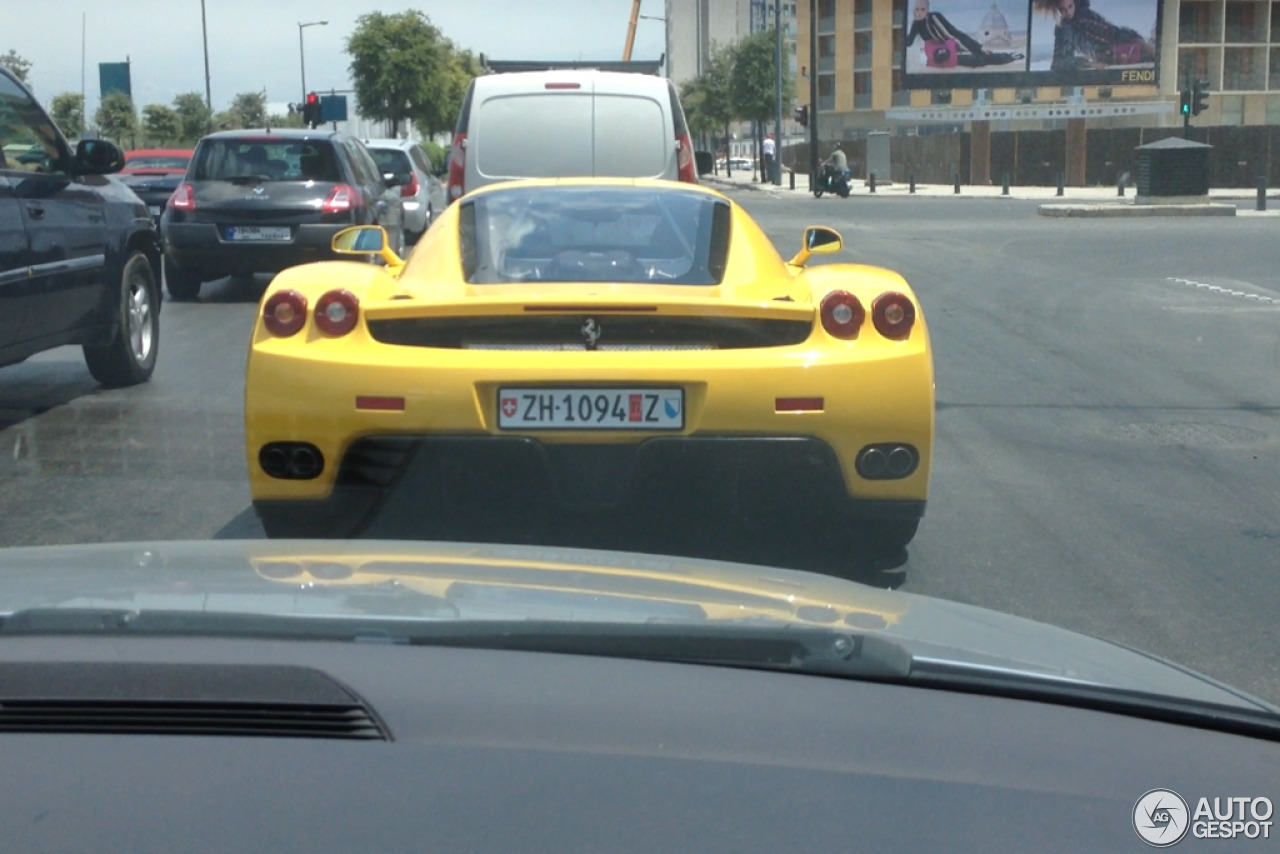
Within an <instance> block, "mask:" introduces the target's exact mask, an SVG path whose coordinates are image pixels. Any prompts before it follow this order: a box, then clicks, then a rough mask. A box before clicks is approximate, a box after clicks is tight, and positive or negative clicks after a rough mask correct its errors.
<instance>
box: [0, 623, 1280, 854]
mask: <svg viewBox="0 0 1280 854" xmlns="http://www.w3.org/2000/svg"><path fill="white" fill-rule="evenodd" d="M0 756H3V761H4V767H5V774H6V778H7V785H6V795H5V797H4V798H3V799H0V826H3V827H4V835H5V840H6V841H5V847H6V849H7V850H12V851H35V850H45V851H57V850H94V851H131V852H149V851H156V852H161V851H163V852H173V851H184V852H198V851H306V852H353V851H361V852H399V851H405V852H408V851H413V852H420V851H426V850H434V851H448V850H465V851H504V852H509V851H547V852H552V851H554V852H565V851H635V852H655V851H733V852H738V854H740V853H741V852H751V851H762V852H763V851H770V852H776V851H846V850H848V851H853V850H879V851H913V852H914V851H926V850H948V851H979V850H981V851H1004V850H1018V851H1036V850H1046V851H1049V850H1052V851H1061V850H1089V851H1115V850H1122V849H1123V850H1137V849H1138V847H1140V846H1139V840H1138V839H1137V837H1136V836H1135V835H1134V830H1133V827H1132V823H1131V822H1132V812H1133V810H1134V804H1135V801H1136V800H1137V799H1138V798H1139V797H1140V796H1142V795H1143V793H1144V792H1147V791H1148V790H1150V789H1152V788H1154V787H1157V786H1165V787H1170V788H1172V789H1174V790H1178V791H1183V794H1184V795H1190V794H1193V793H1195V792H1201V791H1203V792H1205V793H1208V794H1213V793H1217V794H1235V793H1237V792H1241V793H1244V792H1246V791H1247V792H1250V793H1252V792H1254V791H1256V792H1258V793H1265V791H1266V789H1265V787H1266V786H1267V785H1274V782H1275V780H1276V779H1277V777H1276V769H1277V768H1280V745H1277V744H1275V743H1270V742H1264V741H1258V740H1254V739H1249V738H1244V737H1240V736H1233V735H1227V734H1223V733H1216V732H1209V731H1204V730H1198V729H1191V728H1186V727H1180V726H1175V725H1171V724H1164V723H1153V722H1149V721H1144V720H1137V719H1132V718H1127V717H1123V716H1119V715H1113V714H1106V713H1101V712H1096V711H1088V710H1082V709H1073V708H1065V707H1058V706H1054V705H1049V704H1044V703H1036V702H1028V701H1022V700H1010V699H1001V698H998V697H991V696H981V695H976V694H961V693H951V692H946V691H939V690H933V689H926V688H916V687H905V686H898V685H887V684H880V683H875V682H861V681H853V680H847V679H839V678H830V677H819V676H809V675H798V674H794V673H783V672H769V671H759V670H749V669H734V668H727V667H715V666H706V665H690V664H679V663H667V662H655V661H636V660H624V659H616V658H606V657H598V656H574V655H562V654H550V653H538V652H513V651H500V650H477V649H466V648H439V647H422V646H410V645H404V644H396V643H390V642H387V641H386V639H384V638H378V637H370V638H368V642H367V643H336V642H328V641H292V640H290V641H284V640H266V641H259V640H239V639H200V638H172V639H170V638H155V637H149V638H124V639H119V638H105V639H104V638H101V637H90V636H81V637H76V636H58V637H49V636H44V637H39V636H37V637H13V638H7V639H5V640H4V641H3V645H2V646H0ZM1179 787H1182V788H1179ZM1184 790H1185V791H1184Z"/></svg>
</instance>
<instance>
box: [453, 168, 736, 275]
mask: <svg viewBox="0 0 1280 854" xmlns="http://www.w3.org/2000/svg"><path fill="white" fill-rule="evenodd" d="M459 215H460V223H459V239H460V241H461V244H460V248H461V254H462V259H463V272H464V274H465V276H466V280H467V281H468V282H470V283H472V284H506V283H510V282H531V281H550V282H635V283H643V282H648V283H652V284H666V285H715V284H719V283H720V281H721V279H722V278H723V277H724V270H725V262H726V259H727V258H728V254H729V230H730V229H729V223H730V212H729V205H728V203H726V202H724V201H723V200H721V199H717V198H715V197H713V196H709V195H707V194H705V193H700V192H691V191H687V190H677V189H665V188H651V187H563V186H559V187H512V188H509V189H503V190H498V191H495V192H490V193H485V194H483V195H481V196H478V197H477V198H475V199H472V200H470V201H467V202H465V203H464V204H463V207H462V209H461V210H460V211H459Z"/></svg>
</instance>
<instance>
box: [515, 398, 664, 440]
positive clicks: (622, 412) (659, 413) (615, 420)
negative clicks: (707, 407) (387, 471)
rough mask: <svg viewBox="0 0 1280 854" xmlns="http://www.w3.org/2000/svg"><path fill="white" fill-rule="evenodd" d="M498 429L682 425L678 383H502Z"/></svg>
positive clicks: (655, 428)
mask: <svg viewBox="0 0 1280 854" xmlns="http://www.w3.org/2000/svg"><path fill="white" fill-rule="evenodd" d="M498 429H500V430H682V429H684V390H683V389H679V388H502V389H498Z"/></svg>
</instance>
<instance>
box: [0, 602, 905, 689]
mask: <svg viewBox="0 0 1280 854" xmlns="http://www.w3.org/2000/svg"><path fill="white" fill-rule="evenodd" d="M441 610H442V617H445V618H443V619H397V618H391V619H386V618H381V617H365V616H350V617H346V616H343V617H331V616H318V617H317V616H294V615H274V614H254V613H243V614H242V613H229V612H213V611H179V610H173V611H164V610H131V609H128V608H31V609H27V610H23V611H16V612H14V613H12V614H9V615H7V616H5V617H3V618H0V635H84V634H91V635H103V634H105V635H126V636H138V635H164V636H186V637H191V636H202V635H203V636H217V637H237V638H258V639H264V638H269V639H296V640H332V641H363V642H368V641H380V642H384V643H393V644H409V645H417V646H448V647H462V648H467V649H493V650H509V651H520V652H551V653H560V654H565V655H594V656H604V657H609V658H634V659H643V660H647V661H670V662H679V663H687V664H713V665H721V666H730V667H749V668H759V669H767V670H787V671H796V672H801V673H813V674H830V675H840V676H853V677H865V678H882V679H895V680H900V679H904V678H906V676H907V675H908V673H909V671H910V665H911V657H910V655H909V654H908V653H907V652H906V650H904V649H903V648H902V647H901V646H900V645H898V644H897V643H895V642H894V641H891V640H888V639H886V638H883V637H880V636H877V635H862V634H857V633H850V632H835V631H831V630H829V629H820V628H797V627H793V626H787V625H783V624H777V625H758V624H755V625H743V624H732V623H730V624H723V623H722V624H710V625H700V624H690V623H680V622H645V623H578V622H556V621H542V620H461V621H459V620H457V619H456V615H457V612H456V609H452V606H449V607H448V608H444V607H442V609H441ZM445 611H447V612H448V613H447V616H446V615H445V613H444V612H445Z"/></svg>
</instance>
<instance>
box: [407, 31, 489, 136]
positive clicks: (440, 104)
mask: <svg viewBox="0 0 1280 854" xmlns="http://www.w3.org/2000/svg"><path fill="white" fill-rule="evenodd" d="M446 44H447V47H448V51H447V54H446V58H445V63H444V65H443V66H442V67H441V69H440V71H439V74H438V75H436V78H435V82H433V83H432V85H431V88H432V90H433V95H434V97H432V98H430V99H429V100H428V101H427V102H426V104H424V105H423V107H422V108H421V109H420V110H418V111H416V112H415V113H414V114H413V123H414V125H415V126H416V127H417V128H418V130H419V132H421V133H422V135H423V136H435V135H436V134H437V133H440V132H442V131H448V130H452V129H453V127H454V125H455V124H457V122H458V113H459V112H461V111H462V99H463V98H464V97H465V96H466V94H467V86H468V85H469V84H470V83H471V81H472V80H474V79H475V78H476V77H479V76H480V75H481V74H482V73H483V72H484V69H483V68H481V66H480V60H479V59H477V58H476V57H475V55H474V54H473V53H472V52H471V51H469V50H459V49H458V48H457V47H456V46H455V45H454V44H453V43H452V42H447V43H446Z"/></svg>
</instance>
